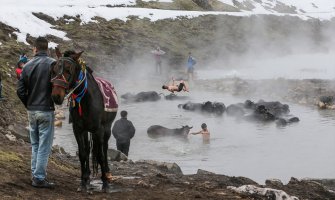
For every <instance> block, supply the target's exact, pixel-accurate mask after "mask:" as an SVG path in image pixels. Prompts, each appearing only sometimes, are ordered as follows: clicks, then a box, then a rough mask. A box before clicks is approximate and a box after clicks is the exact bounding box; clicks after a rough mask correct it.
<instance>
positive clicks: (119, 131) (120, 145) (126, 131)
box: [112, 110, 135, 156]
mask: <svg viewBox="0 0 335 200" xmlns="http://www.w3.org/2000/svg"><path fill="white" fill-rule="evenodd" d="M127 115H128V113H127V111H125V110H123V111H121V119H119V120H117V121H116V122H115V123H114V126H113V129H112V133H113V136H114V138H115V139H116V147H117V150H119V151H121V152H122V153H124V154H125V155H126V156H128V152H129V146H130V139H131V138H133V137H134V135H135V127H134V125H133V123H132V122H131V121H129V120H127Z"/></svg>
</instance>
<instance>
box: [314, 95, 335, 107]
mask: <svg viewBox="0 0 335 200" xmlns="http://www.w3.org/2000/svg"><path fill="white" fill-rule="evenodd" d="M317 105H318V107H319V108H320V109H331V110H334V109H335V99H334V97H333V96H321V97H320V98H319V101H318V103H317Z"/></svg>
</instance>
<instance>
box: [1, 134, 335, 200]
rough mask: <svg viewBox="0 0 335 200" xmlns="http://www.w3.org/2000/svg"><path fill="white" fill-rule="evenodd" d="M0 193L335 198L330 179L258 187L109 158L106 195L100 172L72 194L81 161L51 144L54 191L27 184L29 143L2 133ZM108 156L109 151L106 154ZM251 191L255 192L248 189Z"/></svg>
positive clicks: (274, 182)
mask: <svg viewBox="0 0 335 200" xmlns="http://www.w3.org/2000/svg"><path fill="white" fill-rule="evenodd" d="M0 136H1V137H0V138H1V139H0V170H1V172H2V173H1V174H2V178H1V179H0V185H1V187H0V195H1V196H2V198H4V199H280V198H279V196H281V198H283V196H286V198H287V199H334V198H335V193H334V192H333V190H334V189H335V188H334V180H298V179H296V178H291V180H290V181H289V183H288V184H286V185H284V184H283V183H282V182H280V181H279V180H267V181H266V184H265V185H259V184H257V183H256V182H255V181H253V180H251V179H248V178H246V177H229V176H225V175H219V174H214V173H211V172H208V171H204V170H201V169H199V170H198V172H197V173H196V174H193V175H183V173H182V171H181V170H180V168H179V166H178V165H177V164H176V163H163V162H157V161H148V160H139V161H136V162H134V161H132V160H127V161H121V162H116V161H110V163H109V164H110V168H111V172H112V174H113V176H114V180H113V182H112V183H111V184H110V186H111V189H110V190H109V193H102V192H101V191H100V188H101V183H100V180H99V176H100V175H97V176H92V179H91V180H92V182H91V183H92V185H91V189H90V194H88V193H78V192H76V189H77V187H78V186H79V183H80V164H79V161H78V158H77V157H73V156H70V155H69V154H67V153H66V152H65V151H64V150H62V148H60V147H54V150H53V153H52V155H51V157H50V162H49V166H48V177H49V179H50V180H52V181H54V182H55V183H56V184H57V187H56V188H55V189H53V190H48V189H36V188H33V187H32V186H31V185H30V184H31V181H30V170H29V168H30V167H29V166H30V145H29V143H26V142H22V141H10V140H8V139H7V138H5V137H4V136H3V134H0ZM110 156H111V155H110ZM252 191H253V192H252Z"/></svg>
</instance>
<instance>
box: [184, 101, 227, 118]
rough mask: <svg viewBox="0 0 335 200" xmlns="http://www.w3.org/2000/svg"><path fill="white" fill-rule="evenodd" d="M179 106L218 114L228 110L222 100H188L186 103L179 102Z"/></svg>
mask: <svg viewBox="0 0 335 200" xmlns="http://www.w3.org/2000/svg"><path fill="white" fill-rule="evenodd" d="M178 108H182V109H185V110H190V111H201V112H207V113H213V114H216V115H222V114H223V113H224V111H225V110H226V106H225V105H224V103H221V102H210V101H207V102H204V103H192V102H187V103H185V104H179V105H178Z"/></svg>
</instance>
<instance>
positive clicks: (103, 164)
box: [94, 126, 109, 192]
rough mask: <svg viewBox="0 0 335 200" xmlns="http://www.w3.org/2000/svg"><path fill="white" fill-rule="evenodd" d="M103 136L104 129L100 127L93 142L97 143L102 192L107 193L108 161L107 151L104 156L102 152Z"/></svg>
mask: <svg viewBox="0 0 335 200" xmlns="http://www.w3.org/2000/svg"><path fill="white" fill-rule="evenodd" d="M104 135H105V128H104V126H101V127H100V128H99V130H98V131H97V132H96V136H97V137H96V140H95V141H94V142H96V143H97V161H98V163H99V164H100V167H101V180H102V190H104V191H105V192H107V190H108V188H109V185H108V180H107V175H106V173H107V169H108V161H107V149H106V154H105V151H104V149H105V148H104V139H105V137H104Z"/></svg>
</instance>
